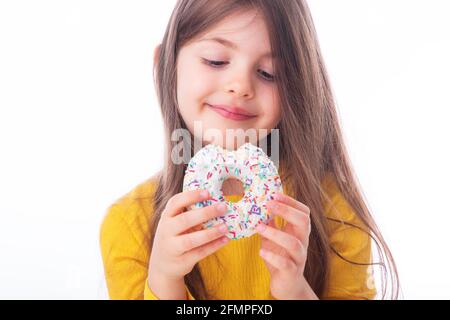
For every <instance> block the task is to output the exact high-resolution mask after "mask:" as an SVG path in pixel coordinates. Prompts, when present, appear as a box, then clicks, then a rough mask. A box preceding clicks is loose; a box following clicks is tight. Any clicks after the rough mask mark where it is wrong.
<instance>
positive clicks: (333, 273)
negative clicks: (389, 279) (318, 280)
mask: <svg viewBox="0 0 450 320" xmlns="http://www.w3.org/2000/svg"><path fill="white" fill-rule="evenodd" d="M331 200H332V201H331V203H330V204H329V205H328V206H326V216H327V218H328V224H329V230H330V245H331V247H332V248H334V250H335V251H336V252H337V253H336V252H334V251H332V252H331V253H330V254H331V258H330V277H329V286H328V291H327V292H326V295H325V297H324V298H325V299H353V300H356V299H367V300H370V299H374V298H375V296H376V293H377V290H376V287H375V283H374V278H373V272H372V268H371V266H370V263H372V251H371V242H372V241H371V237H370V235H369V231H368V230H367V228H366V227H365V226H364V224H363V223H362V221H361V220H360V219H359V218H358V216H357V215H356V213H355V212H354V211H353V209H352V208H351V207H350V205H349V203H348V202H347V201H346V199H345V198H344V197H343V195H342V194H341V193H340V192H339V191H338V190H337V188H336V186H335V185H334V187H333V188H332V192H331Z"/></svg>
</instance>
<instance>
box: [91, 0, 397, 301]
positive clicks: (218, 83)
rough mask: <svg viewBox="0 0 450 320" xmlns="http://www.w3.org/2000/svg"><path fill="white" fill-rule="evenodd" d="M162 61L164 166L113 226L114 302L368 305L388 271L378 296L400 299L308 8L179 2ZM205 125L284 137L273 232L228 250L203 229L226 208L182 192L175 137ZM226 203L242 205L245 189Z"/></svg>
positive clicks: (107, 244)
mask: <svg viewBox="0 0 450 320" xmlns="http://www.w3.org/2000/svg"><path fill="white" fill-rule="evenodd" d="M154 58H155V69H154V76H155V85H156V88H157V93H158V99H159V103H160V106H161V112H162V115H163V120H164V125H165V135H166V142H165V143H166V155H165V156H166V160H165V164H164V168H162V170H161V171H160V172H159V173H158V174H156V175H155V176H154V177H151V178H150V179H148V180H146V181H144V182H142V183H141V184H139V185H138V186H136V187H135V188H134V189H133V190H132V191H130V192H129V193H128V194H126V195H124V196H123V197H121V198H120V199H118V200H117V201H116V202H115V203H114V204H113V205H112V206H110V207H109V208H108V212H107V214H106V216H105V218H104V220H103V223H102V226H101V232H100V244H101V250H102V258H103V263H104V268H105V277H106V281H107V286H108V291H109V295H110V297H111V298H112V299H372V298H374V297H375V295H376V294H377V290H376V288H375V285H374V279H373V273H372V266H373V265H380V266H381V267H382V272H381V274H382V275H383V278H382V284H383V286H382V291H381V292H380V295H381V296H382V297H386V296H387V293H389V294H390V295H391V296H392V297H394V298H396V297H397V294H398V278H397V272H396V267H395V264H394V261H393V258H392V256H391V254H390V252H389V249H388V247H387V245H386V243H385V242H384V240H383V237H382V236H381V234H380V232H379V230H378V228H377V226H376V224H375V222H374V220H373V218H372V217H371V214H370V212H369V210H368V207H367V206H366V204H365V202H364V200H363V197H362V193H361V191H360V190H359V187H358V184H357V180H356V178H355V176H354V175H353V173H352V169H351V166H350V161H349V158H348V155H347V151H346V149H345V146H344V141H343V138H342V133H341V130H340V128H339V122H338V116H337V113H336V110H335V104H334V101H333V97H332V90H331V87H330V83H329V80H328V76H327V73H326V70H325V65H324V62H323V59H322V57H321V53H320V49H319V44H318V42H317V36H316V32H315V29H314V24H313V21H312V19H311V14H310V11H309V8H308V6H307V4H306V2H305V1H303V0H288V1H285V0H179V1H178V2H177V4H176V7H175V9H174V12H173V14H172V16H171V18H170V22H169V25H168V27H167V30H166V32H165V35H164V39H163V41H162V43H161V45H159V46H158V47H157V48H156V50H155V57H154ZM232 106H234V107H232ZM236 106H238V107H240V108H236ZM195 121H199V122H200V123H201V124H202V125H203V129H205V130H207V129H217V130H219V131H220V132H224V131H225V130H226V129H244V130H246V129H267V130H268V131H269V132H270V130H271V129H278V130H279V161H280V163H279V173H280V177H281V181H282V182H283V189H284V193H283V194H276V196H275V199H274V200H273V201H270V204H271V205H272V206H269V211H270V212H271V213H272V214H273V215H274V216H275V223H274V222H271V223H270V224H269V225H267V226H265V225H263V226H265V228H261V229H259V230H258V231H257V234H255V235H253V236H251V237H248V238H242V239H239V240H232V241H227V239H228V238H227V237H225V236H224V231H223V230H222V229H223V228H220V227H214V228H211V229H205V230H203V229H202V228H199V225H201V223H203V222H205V221H207V220H209V219H211V218H213V217H216V216H220V215H221V214H223V211H222V208H221V207H220V205H211V206H208V207H205V208H202V209H195V210H187V209H186V208H187V207H189V206H190V205H192V204H194V203H196V202H199V201H203V200H206V199H208V198H209V195H208V194H207V192H206V193H204V192H202V190H198V191H189V192H182V185H183V177H184V170H185V168H186V166H185V164H184V163H182V164H176V163H175V162H174V161H172V157H171V156H172V154H171V153H172V150H173V148H174V147H175V145H176V143H177V141H172V139H171V135H172V133H173V132H174V131H175V130H176V129H187V130H189V132H190V133H191V134H192V136H194V135H195V132H194V122H195ZM195 138H198V139H201V141H202V144H203V145H206V144H207V143H210V142H211V141H210V140H208V139H207V138H206V137H204V136H196V137H195ZM265 138H267V139H268V140H270V139H271V135H270V134H269V135H268V136H267V137H265ZM192 139H194V138H192ZM226 143H227V145H228V142H226ZM191 145H192V144H191ZM223 147H225V145H223ZM225 189H227V190H226V192H225ZM229 190H231V192H230V191H229ZM224 193H225V194H226V198H227V200H228V201H236V200H237V199H238V196H237V194H238V193H239V192H238V188H237V186H236V184H233V183H230V184H228V185H227V187H226V188H224ZM224 229H225V232H226V228H224ZM372 240H373V243H375V244H376V247H377V249H378V250H377V252H378V255H379V258H378V260H380V261H379V262H372V252H371V243H372Z"/></svg>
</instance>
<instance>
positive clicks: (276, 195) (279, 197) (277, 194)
mask: <svg viewBox="0 0 450 320" xmlns="http://www.w3.org/2000/svg"><path fill="white" fill-rule="evenodd" d="M272 197H273V198H274V199H275V200H281V198H282V196H281V195H280V194H279V193H274V194H273V195H272Z"/></svg>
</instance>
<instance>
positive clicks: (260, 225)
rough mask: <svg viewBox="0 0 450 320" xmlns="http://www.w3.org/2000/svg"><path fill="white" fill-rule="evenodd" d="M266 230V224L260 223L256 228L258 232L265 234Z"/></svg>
mask: <svg viewBox="0 0 450 320" xmlns="http://www.w3.org/2000/svg"><path fill="white" fill-rule="evenodd" d="M265 229H266V225H265V224H264V223H260V224H258V225H257V226H256V231H258V232H263V231H264V230H265Z"/></svg>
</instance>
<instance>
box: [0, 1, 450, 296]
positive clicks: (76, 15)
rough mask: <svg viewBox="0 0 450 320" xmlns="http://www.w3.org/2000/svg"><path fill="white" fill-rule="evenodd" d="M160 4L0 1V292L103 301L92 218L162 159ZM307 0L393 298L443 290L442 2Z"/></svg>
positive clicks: (446, 159) (163, 14)
mask: <svg viewBox="0 0 450 320" xmlns="http://www.w3.org/2000/svg"><path fill="white" fill-rule="evenodd" d="M174 3H175V1H174V0H170V1H111V0H110V1H99V0H90V1H48V0H46V1H44V0H43V1H19V0H16V1H4V0H3V1H0V218H1V222H0V298H3V299H14V298H23V299H51V298H57V299H106V298H107V290H106V284H105V280H104V278H103V270H102V262H101V258H100V249H99V241H98V238H99V226H100V222H101V220H102V218H103V215H104V213H105V210H106V208H107V207H108V206H109V205H110V204H111V203H112V202H113V201H114V200H115V199H117V198H118V197H119V196H121V195H123V194H124V193H126V192H128V191H129V190H131V189H132V188H133V187H134V186H135V185H136V184H137V183H139V182H141V181H143V180H145V179H146V178H148V177H149V176H150V175H152V174H153V173H154V172H155V171H156V170H157V169H158V168H159V166H160V164H161V161H162V155H163V154H162V152H163V145H162V143H163V139H162V123H161V119H160V115H159V111H158V106H157V100H156V97H155V91H154V88H153V79H152V63H153V61H152V59H153V48H154V47H155V46H156V44H157V43H158V42H159V41H160V40H161V39H162V36H163V33H164V30H165V27H166V23H167V21H168V19H169V16H170V13H171V11H172V9H173V5H174ZM309 5H310V7H311V10H312V13H313V17H314V19H315V24H316V28H317V31H318V35H319V41H320V43H321V48H322V53H323V55H324V58H325V62H326V64H327V67H328V71H329V73H330V77H331V81H332V85H333V89H334V92H335V95H336V98H337V103H338V111H339V114H340V116H341V122H342V124H343V130H344V134H345V137H346V141H347V146H348V148H349V150H350V153H351V158H352V161H353V163H354V166H355V168H356V171H357V175H358V177H359V179H360V182H361V184H362V186H363V190H364V194H365V196H366V198H367V199H368V201H369V206H370V208H371V209H372V210H373V212H374V215H375V219H376V220H377V222H378V223H379V225H380V227H381V230H382V232H383V234H384V236H385V237H386V240H387V242H388V243H389V244H390V246H391V249H392V251H393V254H394V256H395V258H396V261H397V263H398V267H399V273H400V279H401V281H402V288H403V296H404V297H405V298H407V299H413V298H419V299H431V298H439V299H444V298H446V299H448V298H450V293H449V292H450V277H448V270H450V265H449V264H450V257H449V253H448V252H449V250H448V248H447V245H448V244H449V243H450V241H449V236H448V234H449V232H448V231H447V229H448V224H449V222H450V218H449V214H450V210H449V206H448V204H447V203H448V200H447V199H448V191H449V187H448V181H449V179H450V171H449V169H448V164H449V163H450V152H449V148H448V145H449V143H448V142H447V139H448V138H449V137H450V128H449V125H448V119H449V116H450V112H449V109H450V99H449V97H448V89H449V88H448V87H449V80H448V78H449V74H450V63H449V60H448V57H450V43H449V40H448V39H449V30H450V21H449V20H448V19H447V15H448V12H449V9H450V4H449V2H448V1H445V0H441V1H439V0H430V1H426V2H424V1H411V0H396V1H392V0H390V1H388V0H383V1H380V0H377V1H374V0H371V1H369V0H366V1H361V0H340V1H332V0H315V1H313V0H310V1H309ZM446 20H447V21H446Z"/></svg>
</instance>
